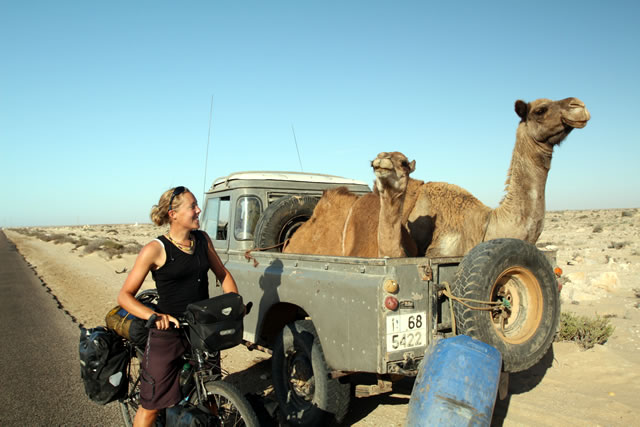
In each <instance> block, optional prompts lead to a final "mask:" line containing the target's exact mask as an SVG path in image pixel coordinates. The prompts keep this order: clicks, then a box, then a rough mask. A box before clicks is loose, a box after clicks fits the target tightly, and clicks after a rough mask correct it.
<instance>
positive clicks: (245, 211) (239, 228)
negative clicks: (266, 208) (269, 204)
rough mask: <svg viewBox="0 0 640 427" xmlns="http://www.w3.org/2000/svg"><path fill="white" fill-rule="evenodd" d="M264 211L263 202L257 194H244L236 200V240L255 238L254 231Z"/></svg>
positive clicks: (234, 232)
mask: <svg viewBox="0 0 640 427" xmlns="http://www.w3.org/2000/svg"><path fill="white" fill-rule="evenodd" d="M260 213H262V204H261V203H260V199H259V198H258V197H256V196H243V197H240V198H238V201H237V202H236V215H235V219H234V223H235V226H234V231H233V235H234V237H235V239H236V240H253V231H254V230H255V228H256V223H257V222H258V218H260Z"/></svg>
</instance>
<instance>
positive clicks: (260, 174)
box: [210, 171, 367, 190]
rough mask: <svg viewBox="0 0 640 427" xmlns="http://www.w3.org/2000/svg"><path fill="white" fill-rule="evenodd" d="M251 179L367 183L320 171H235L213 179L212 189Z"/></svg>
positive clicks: (350, 183) (319, 182)
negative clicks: (230, 182)
mask: <svg viewBox="0 0 640 427" xmlns="http://www.w3.org/2000/svg"><path fill="white" fill-rule="evenodd" d="M235 180H249V181H258V180H259V181H264V180H269V181H294V182H313V183H318V184H340V185H365V186H367V183H365V182H363V181H358V180H356V179H351V178H344V177H341V176H334V175H325V174H320V173H306V172H284V171H283V172H278V171H246V172H235V173H232V174H230V175H227V176H223V177H220V178H217V179H216V180H214V181H213V184H212V185H211V188H210V190H213V189H214V188H215V187H216V186H218V185H222V184H226V183H228V182H229V181H235Z"/></svg>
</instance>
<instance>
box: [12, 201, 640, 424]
mask: <svg viewBox="0 0 640 427" xmlns="http://www.w3.org/2000/svg"><path fill="white" fill-rule="evenodd" d="M2 231H3V232H4V233H5V234H6V235H7V237H8V238H9V239H10V240H12V241H13V242H14V244H15V245H16V247H17V248H18V250H19V252H20V253H21V254H22V255H23V257H24V258H25V259H26V260H27V262H29V263H30V264H31V266H32V268H33V269H34V271H35V273H36V274H37V275H38V276H39V277H40V279H41V280H42V284H43V291H46V292H49V293H51V295H52V297H53V298H54V299H55V300H56V301H57V302H58V305H59V307H60V309H61V310H64V311H65V313H67V314H68V316H69V319H70V321H73V322H76V323H77V324H78V326H85V327H94V326H97V325H102V324H104V316H105V314H106V313H107V311H108V310H109V309H111V308H113V307H114V306H115V305H116V295H117V293H118V291H119V289H120V287H121V286H122V283H123V282H124V279H125V277H126V274H127V272H128V271H129V270H130V269H131V267H132V266H133V263H134V260H135V256H136V255H135V253H136V252H137V250H138V249H139V248H140V247H141V245H144V244H146V243H147V242H149V241H150V240H151V239H153V238H155V237H156V236H158V235H160V234H162V233H164V232H165V231H166V230H164V229H163V228H158V227H155V226H152V225H150V224H128V225H85V226H71V227H30V228H26V229H6V228H5V229H3V230H2ZM43 239H44V240H43ZM537 245H538V247H539V248H544V249H549V250H554V251H557V258H556V259H557V266H558V267H560V268H561V269H562V271H563V273H562V277H561V282H562V284H563V288H562V292H561V302H562V311H564V312H574V313H576V314H580V315H587V316H591V317H595V316H596V315H598V316H601V317H604V318H606V319H609V321H610V322H611V324H612V325H613V326H615V331H614V333H613V335H612V336H611V337H610V338H609V340H608V341H607V342H606V343H605V344H603V345H596V346H595V347H593V348H591V349H588V350H584V349H582V348H581V347H580V346H579V345H578V344H576V343H574V342H555V343H554V344H553V347H552V350H551V351H550V352H549V354H547V356H546V357H545V358H544V359H543V360H542V361H541V362H540V363H539V364H538V365H536V366H535V367H534V368H531V369H529V370H528V371H525V372H522V373H518V374H513V375H511V379H510V385H509V391H510V394H509V396H508V398H507V399H505V400H503V401H498V402H497V403H496V409H495V411H494V419H493V424H494V425H504V426H520V425H524V426H539V425H549V426H567V425H579V426H618V425H619V426H627V425H638V420H637V412H636V411H639V410H640V378H639V376H640V209H607V210H587V211H550V212H547V214H546V217H545V228H544V232H543V233H542V235H541V236H540V239H539V240H538V243H537ZM144 287H145V288H147V287H153V282H152V280H151V277H150V276H149V277H147V279H146V281H145V284H144ZM241 291H242V289H241ZM269 359H270V356H269V355H268V354H266V353H263V352H260V351H248V350H247V349H246V348H244V347H236V348H234V349H231V350H227V351H225V352H223V366H224V368H225V370H227V371H228V372H229V373H230V375H229V380H230V381H232V382H235V383H236V384H237V385H238V386H239V387H240V388H242V389H243V391H244V392H252V393H256V394H261V395H263V396H267V398H268V397H269V396H270V395H271V394H272V390H271V388H270V366H269ZM410 394H411V383H410V382H409V383H408V384H407V383H406V382H405V383H400V385H399V386H398V387H397V389H394V391H393V393H391V394H387V395H383V396H376V397H369V398H358V399H356V403H355V405H354V410H353V411H352V413H350V414H349V415H348V417H347V420H346V424H348V425H357V426H374V425H375V426H380V425H385V426H401V425H403V422H404V419H405V416H406V413H407V404H408V401H409V396H410Z"/></svg>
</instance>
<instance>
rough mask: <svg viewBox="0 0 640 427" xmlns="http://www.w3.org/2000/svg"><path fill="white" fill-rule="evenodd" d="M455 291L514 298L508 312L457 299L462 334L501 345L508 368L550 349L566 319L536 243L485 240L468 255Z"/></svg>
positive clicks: (515, 369)
mask: <svg viewBox="0 0 640 427" xmlns="http://www.w3.org/2000/svg"><path fill="white" fill-rule="evenodd" d="M451 291H452V293H453V295H455V296H456V297H463V298H472V299H475V300H482V301H499V300H500V299H501V298H506V300H507V301H509V304H510V306H511V308H510V309H506V310H505V312H504V314H503V316H504V317H503V316H501V315H500V314H499V313H495V312H494V313H492V312H491V311H480V310H474V309H472V308H469V307H467V306H465V305H463V304H461V303H459V302H456V301H454V302H453V312H454V315H455V321H456V324H457V327H458V333H459V334H465V335H469V336H470V337H472V338H476V339H478V340H480V341H483V342H485V343H487V344H489V345H492V346H494V347H495V348H497V349H498V350H499V351H500V353H501V354H502V360H503V369H504V370H505V371H506V372H519V371H523V370H525V369H528V368H530V367H531V366H533V365H535V364H536V363H537V362H538V361H539V360H540V359H541V358H542V357H543V356H544V355H545V354H546V352H547V351H548V350H549V347H550V346H551V343H552V342H553V339H554V337H555V334H556V330H557V328H558V321H559V319H560V296H559V293H558V284H557V282H556V278H555V274H554V272H553V268H552V267H551V265H550V264H549V261H548V260H547V258H546V257H545V256H544V255H543V254H542V252H540V251H539V250H538V249H537V248H536V247H535V246H534V245H532V244H531V243H528V242H525V241H523V240H518V239H496V240H490V241H488V242H483V243H480V244H479V245H477V246H476V247H474V248H473V249H472V250H471V251H470V252H469V253H468V254H467V255H466V256H465V257H464V258H463V259H462V262H461V263H460V265H459V266H458V270H457V272H456V275H455V279H454V283H453V285H452V288H451ZM469 305H472V306H478V305H480V304H478V303H469Z"/></svg>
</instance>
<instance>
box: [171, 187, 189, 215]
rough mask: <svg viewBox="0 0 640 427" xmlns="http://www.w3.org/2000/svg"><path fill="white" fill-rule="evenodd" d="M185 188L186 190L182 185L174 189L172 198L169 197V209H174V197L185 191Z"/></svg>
mask: <svg viewBox="0 0 640 427" xmlns="http://www.w3.org/2000/svg"><path fill="white" fill-rule="evenodd" d="M184 190H186V188H184V187H183V186H182V185H181V186H180V187H176V188H174V189H173V194H171V199H169V210H173V199H174V197H176V196H178V195H180V194H182V193H184Z"/></svg>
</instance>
